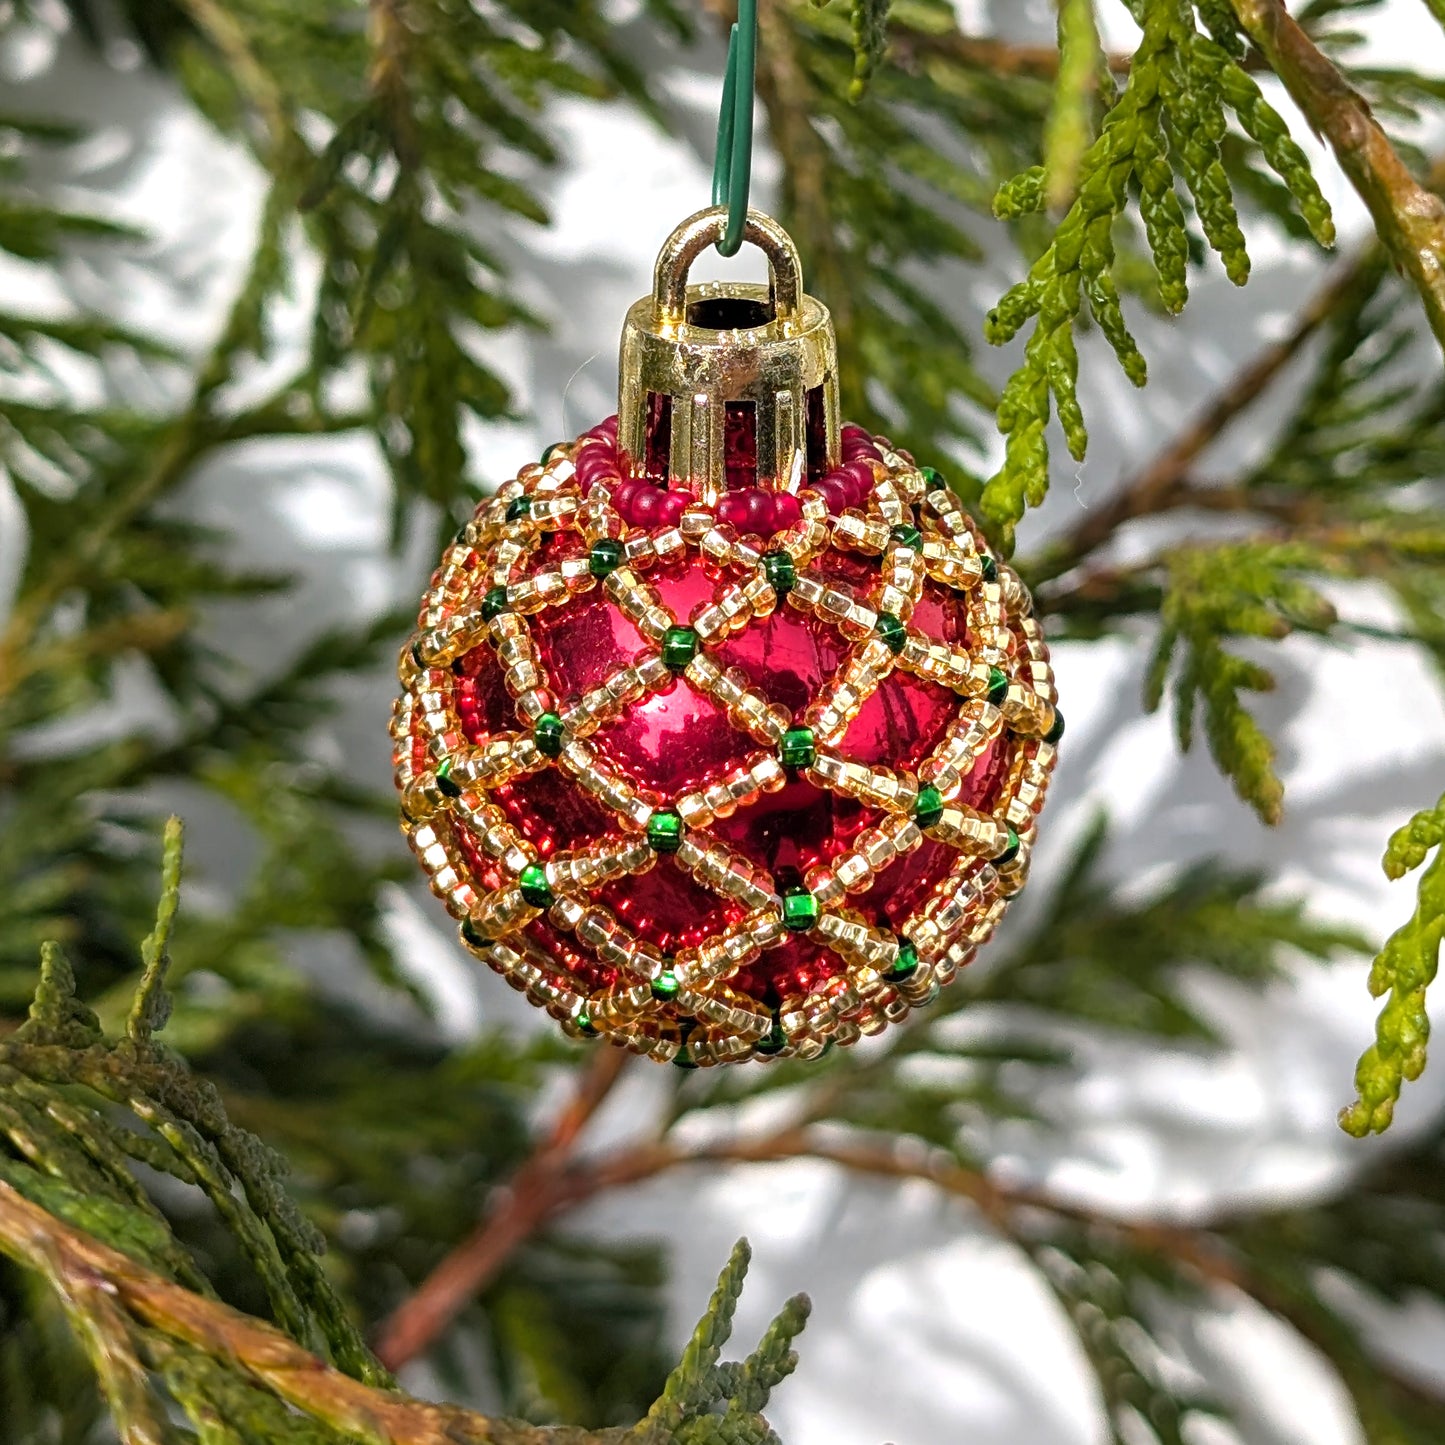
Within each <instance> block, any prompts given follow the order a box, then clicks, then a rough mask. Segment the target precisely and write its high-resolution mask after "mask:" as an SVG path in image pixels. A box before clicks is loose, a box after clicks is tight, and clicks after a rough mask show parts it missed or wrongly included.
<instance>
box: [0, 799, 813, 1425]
mask: <svg viewBox="0 0 1445 1445" xmlns="http://www.w3.org/2000/svg"><path fill="white" fill-rule="evenodd" d="M181 841H182V834H181V827H180V824H179V821H178V820H176V819H174V818H173V819H171V820H170V822H169V823H168V824H167V826H166V830H165V839H164V845H163V849H162V885H161V895H160V901H159V904H158V906H157V909H156V915H155V921H154V926H153V928H152V930H151V932H150V934H149V935H147V937H146V939H145V940H144V941H143V943H142V945H141V972H140V978H139V981H138V982H137V984H136V986H135V992H134V996H133V998H132V1001H131V1007H130V1011H129V1017H128V1020H127V1024H126V1027H125V1030H124V1032H123V1033H122V1034H120V1035H118V1036H110V1035H107V1034H106V1032H105V1031H104V1029H103V1028H102V1027H101V1024H100V1021H99V1020H98V1019H97V1017H96V1015H95V1014H94V1012H92V1011H91V1010H90V1009H89V1008H88V1007H87V1006H86V1005H85V1004H84V1003H82V1002H81V1001H80V999H79V997H78V995H77V992H76V980H75V974H74V971H73V969H72V968H71V965H70V963H69V961H68V960H67V958H66V957H65V954H64V953H63V951H62V950H61V949H60V948H59V947H58V946H57V945H54V944H50V945H47V946H46V947H45V949H44V950H43V956H42V965H41V975H40V981H39V984H38V985H37V987H36V991H35V996H34V999H33V1000H32V1002H31V1006H30V1011H29V1015H28V1017H27V1019H26V1021H25V1022H24V1023H23V1024H22V1025H21V1026H20V1027H19V1028H18V1029H17V1030H16V1031H15V1032H14V1034H13V1035H11V1037H10V1038H8V1039H3V1040H0V1084H3V1092H0V1255H8V1256H9V1257H10V1258H11V1259H13V1260H14V1261H15V1262H16V1263H18V1264H20V1265H21V1266H23V1267H25V1268H26V1269H29V1270H32V1271H35V1272H36V1273H38V1274H39V1275H40V1276H41V1277H42V1279H43V1281H44V1282H45V1284H46V1285H47V1286H49V1287H50V1288H51V1289H53V1290H54V1291H55V1297H54V1303H55V1304H56V1305H58V1306H59V1307H60V1308H62V1309H63V1310H64V1312H65V1313H66V1315H67V1316H68V1317H69V1319H70V1320H71V1323H72V1325H73V1326H74V1328H75V1330H76V1333H77V1336H78V1338H79V1341H80V1342H81V1344H82V1346H83V1347H84V1349H85V1350H86V1353H87V1354H88V1355H89V1357H90V1360H91V1363H92V1366H93V1367H94V1369H95V1372H96V1375H97V1378H98V1382H99V1385H100V1389H101V1392H102V1394H103V1395H104V1397H105V1400H106V1403H107V1405H108V1407H109V1409H110V1412H111V1415H112V1418H113V1420H114V1422H115V1424H116V1426H117V1427H118V1428H119V1429H120V1431H121V1433H122V1438H123V1439H125V1440H128V1441H137V1442H145V1445H151V1442H154V1445H166V1442H169V1441H171V1440H173V1439H176V1438H178V1437H177V1436H176V1435H175V1434H174V1432H173V1431H172V1429H171V1427H170V1426H169V1425H168V1424H167V1423H166V1411H165V1407H164V1404H163V1399H162V1396H161V1394H160V1392H159V1390H158V1389H157V1385H158V1384H159V1382H160V1381H164V1383H165V1385H166V1387H167V1389H168V1391H169V1393H170V1395H171V1398H172V1399H174V1400H175V1401H176V1403H177V1404H179V1405H180V1406H181V1408H182V1410H183V1411H184V1413H185V1418H186V1420H187V1421H188V1422H189V1423H190V1424H191V1425H193V1426H194V1427H196V1428H197V1429H198V1430H199V1431H200V1432H201V1438H203V1439H207V1438H217V1437H216V1434H215V1432H216V1430H217V1429H218V1428H224V1430H225V1431H226V1432H228V1433H226V1434H224V1435H223V1436H222V1437H221V1438H225V1439H235V1440H253V1439H254V1440H267V1441H272V1440H274V1441H283V1440H284V1441H287V1442H291V1445H320V1442H331V1441H336V1442H343V1441H349V1440H354V1439H356V1438H361V1439H365V1440H368V1441H374V1442H377V1445H406V1442H409V1441H417V1442H420V1441H424V1440H429V1439H436V1438H446V1439H449V1440H458V1441H462V1440H478V1441H480V1440H483V1439H485V1440H489V1441H494V1442H497V1445H545V1442H547V1441H555V1442H556V1445H589V1442H595V1445H600V1442H601V1441H603V1440H604V1439H607V1440H611V1441H613V1442H620V1441H622V1440H626V1441H630V1442H635V1445H662V1442H663V1441H671V1440H678V1441H687V1442H691V1445H773V1442H775V1441H776V1440H777V1436H776V1435H775V1434H774V1433H773V1431H772V1429H771V1427H770V1426H769V1425H768V1423H767V1421H766V1419H765V1418H764V1417H763V1415H762V1413H761V1412H762V1410H763V1409H764V1408H765V1407H766V1405H767V1403H768V1399H769V1397H770V1395H771V1392H772V1390H773V1389H774V1388H775V1387H776V1386H777V1385H778V1384H779V1383H780V1382H781V1381H782V1380H783V1379H785V1378H786V1377H787V1376H788V1375H789V1374H790V1373H791V1372H792V1370H793V1368H794V1366H795V1365H796V1363H797V1357H796V1355H795V1354H794V1352H793V1350H792V1342H793V1340H794V1339H795V1338H796V1337H797V1335H798V1334H799V1333H800V1332H801V1330H802V1328H803V1326H804V1324H805V1322H806V1320H807V1315H808V1303H807V1300H806V1299H805V1298H804V1297H802V1296H799V1297H797V1298H795V1299H793V1300H790V1301H789V1302H788V1303H787V1305H786V1306H785V1307H784V1309H783V1310H782V1312H781V1313H780V1314H779V1315H778V1317H777V1318H776V1319H775V1320H774V1321H773V1323H772V1324H771V1325H770V1326H769V1328H768V1329H767V1331H766V1332H765V1334H764V1336H763V1338H762V1340H761V1342H760V1343H759V1345H758V1347H757V1348H756V1350H754V1351H753V1353H752V1354H750V1355H749V1356H748V1357H747V1358H746V1359H745V1360H743V1361H741V1362H739V1363H735V1364H727V1363H722V1362H721V1352H722V1347H723V1345H724V1344H725V1343H726V1342H727V1339H728V1337H729V1335H730V1334H731V1330H732V1319H733V1313H734V1311H735V1309H736V1306H737V1300H738V1296H739V1294H740V1293H741V1290H742V1284H743V1279H744V1277H745V1275H746V1273H747V1265H748V1258H749V1253H748V1248H747V1245H746V1242H740V1243H739V1245H738V1246H737V1248H736V1249H735V1250H734V1251H733V1255H732V1258H731V1260H730V1261H729V1263H728V1265H727V1267H726V1269H725V1270H724V1271H723V1274H722V1277H721V1278H720V1280H719V1282H718V1288H717V1291H716V1293H715V1294H714V1296H713V1299H712V1302H711V1303H710V1305H709V1307H708V1311H707V1313H706V1315H705V1316H704V1317H703V1319H702V1321H701V1322H700V1323H699V1325H698V1328H697V1331H696V1332H695V1334H694V1336H693V1340H692V1342H691V1344H690V1345H689V1346H688V1348H687V1349H686V1350H685V1351H684V1354H683V1358H682V1361H681V1363H680V1364H679V1365H678V1367H677V1368H676V1369H675V1370H674V1371H673V1373H672V1374H671V1375H670V1376H669V1378H668V1381H667V1383H666V1385H665V1387H664V1389H663V1392H662V1394H661V1395H660V1396H659V1398H658V1400H657V1402H656V1403H655V1404H654V1406H653V1408H652V1409H651V1410H650V1411H649V1412H648V1414H647V1415H646V1416H645V1417H644V1418H643V1419H642V1420H641V1421H640V1422H639V1423H638V1424H637V1425H636V1427H635V1428H634V1429H632V1430H628V1431H608V1432H604V1433H603V1434H600V1435H592V1434H587V1433H585V1432H582V1431H571V1430H561V1431H550V1430H534V1429H531V1428H530V1427H527V1426H525V1425H521V1424H518V1423H516V1422H509V1421H495V1420H488V1419H484V1418H482V1417H480V1416H475V1415H467V1414H466V1412H463V1411H459V1410H439V1409H438V1407H435V1406H432V1405H428V1404H425V1403H422V1402H419V1401H410V1400H407V1399H406V1398H405V1397H403V1396H401V1395H399V1394H397V1393H395V1392H394V1384H393V1381H392V1379H391V1377H390V1375H389V1374H388V1373H387V1372H386V1370H385V1369H384V1368H383V1367H382V1366H381V1365H380V1364H379V1363H378V1362H377V1360H376V1359H375V1357H374V1356H373V1355H372V1354H371V1352H370V1350H368V1349H367V1347H366V1345H365V1344H364V1343H363V1341H362V1340H361V1338H360V1336H359V1334H358V1333H357V1331H356V1328H355V1324H354V1322H353V1320H352V1318H351V1317H350V1315H349V1313H348V1312H347V1311H346V1309H345V1308H344V1307H343V1306H342V1304H341V1302H340V1300H339V1298H338V1297H337V1295H336V1293H335V1291H334V1289H333V1287H332V1284H331V1282H330V1280H329V1278H328V1276H327V1275H326V1273H325V1272H324V1271H323V1270H322V1269H321V1268H320V1267H319V1263H318V1260H319V1256H320V1254H321V1253H322V1251H323V1249H324V1244H323V1241H322V1238H321V1235H320V1234H319V1232H318V1231H317V1230H316V1229H315V1228H314V1227H313V1226H312V1225H310V1223H309V1222H307V1221H306V1220H304V1219H303V1217H302V1216H301V1214H300V1212H299V1211H298V1210H297V1208H296V1206H295V1203H294V1202H293V1200H292V1199H291V1197H290V1196H289V1195H288V1193H287V1192H286V1188H285V1184H284V1180H285V1177H286V1175H287V1172H288V1170H287V1165H286V1163H285V1161H284V1160H283V1159H282V1158H281V1156H280V1155H278V1154H276V1153H275V1152H273V1151H272V1150H271V1149H269V1148H268V1147H267V1146H266V1145H265V1144H263V1143H262V1142H261V1141H260V1140H259V1139H258V1138H256V1137H255V1136H254V1135H252V1134H250V1133H248V1132H247V1131H245V1130H243V1129H240V1128H238V1127H237V1126H236V1125H235V1124H234V1123H232V1122H231V1121H230V1119H229V1118H228V1117H227V1113H226V1109H225V1107H224V1105H223V1103H222V1101H221V1099H220V1097H219V1095H218V1094H217V1092H216V1091H215V1089H214V1088H213V1087H211V1086H210V1085H209V1084H208V1083H206V1082H205V1081H203V1080H198V1079H196V1078H195V1077H194V1076H193V1075H192V1074H191V1073H190V1071H189V1069H188V1068H187V1067H186V1065H185V1064H184V1063H183V1061H182V1060H181V1059H180V1058H179V1057H178V1056H176V1055H174V1054H172V1053H171V1052H170V1051H169V1050H167V1049H166V1048H164V1047H163V1046H162V1045H161V1044H160V1043H159V1042H158V1041H157V1040H156V1038H155V1037H154V1036H155V1035H156V1034H157V1033H159V1031H160V1030H161V1029H162V1028H163V1027H164V1024H165V1020H166V1017H167V1015H168V1012H169V996H168V993H167V989H166V982H167V971H168V967H169V954H168V946H169V941H170V937H171V932H172V928H173V925H174V922H175V917H176V911H177V908H178V906H179V902H180V875H181ZM132 1160H138V1161H142V1162H144V1163H145V1164H146V1165H147V1166H148V1167H149V1168H150V1169H152V1170H155V1171H158V1172H159V1173H161V1174H163V1175H167V1176H170V1177H171V1178H172V1179H174V1180H176V1181H178V1182H179V1183H181V1184H182V1185H184V1186H186V1187H187V1188H188V1189H190V1190H192V1191H198V1192H199V1193H200V1194H202V1195H203V1196H204V1197H205V1198H206V1200H207V1201H208V1203H209V1205H210V1207H211V1208H212V1209H213V1210H214V1211H215V1213H216V1215H217V1217H218V1218H219V1219H220V1220H221V1221H222V1222H223V1223H224V1225H225V1228H226V1230H227V1232H228V1233H229V1234H230V1235H231V1236H232V1238H233V1239H235V1240H236V1241H237V1242H238V1243H239V1244H241V1246H242V1247H243V1249H244V1250H245V1252H246V1254H247V1257H248V1260H249V1263H250V1265H251V1267H252V1268H253V1269H254V1271H255V1273H256V1276H257V1277H258V1279H259V1280H260V1281H261V1282H262V1284H263V1285H264V1288H265V1295H266V1300H267V1304H268V1308H269V1313H270V1314H271V1316H272V1318H273V1319H274V1320H275V1322H276V1325H277V1326H278V1327H279V1329H272V1328H271V1327H269V1326H265V1325H262V1324H260V1323H259V1322H257V1321H254V1320H247V1319H245V1318H244V1317H243V1316H240V1315H237V1314H236V1313H235V1312H234V1311H233V1310H231V1309H229V1308H228V1307H227V1306H226V1305H224V1304H222V1303H221V1302H220V1300H219V1299H218V1297H217V1294H216V1290H215V1288H214V1285H213V1282H212V1281H211V1279H210V1278H209V1277H208V1275H207V1273H206V1269H205V1268H204V1267H203V1265H202V1263H201V1261H200V1260H199V1259H198V1258H197V1257H195V1256H194V1255H192V1254H191V1253H190V1252H189V1251H188V1250H187V1249H186V1247H185V1245H184V1244H183V1242H182V1241H181V1239H180V1238H179V1237H178V1235H177V1233H176V1232H175V1231H174V1228H173V1226H172V1224H171V1222H170V1221H169V1220H168V1218H167V1217H166V1215H165V1213H163V1211H162V1210H161V1209H160V1208H158V1207H157V1205H156V1203H155V1202H154V1201H153V1200H152V1198H151V1196H150V1195H149V1194H148V1193H147V1192H146V1191H145V1190H144V1189H143V1188H141V1187H140V1185H139V1184H138V1183H137V1181H136V1179H135V1177H134V1175H133V1173H132V1170H131V1168H130V1161H132ZM37 1211H44V1213H43V1214H42V1215H41V1216H40V1217H41V1218H45V1217H47V1216H48V1217H49V1218H50V1219H52V1220H53V1221H55V1223H56V1225H57V1226H58V1227H57V1229H56V1231H55V1233H54V1236H53V1238H52V1240H51V1242H50V1244H49V1245H40V1244H37V1242H36V1235H35V1219H36V1212H37ZM308 1351H310V1352H313V1353H310V1354H308V1353H307V1352H308ZM0 1355H3V1351H0ZM353 1382H355V1383H354V1384H353ZM439 1419H444V1420H445V1424H446V1429H445V1434H444V1436H442V1437H438V1436H436V1435H434V1434H428V1433H427V1432H428V1430H429V1429H432V1428H434V1427H435V1426H436V1424H437V1423H438V1421H439ZM25 1423H26V1422H25V1420H24V1419H23V1418H16V1417H14V1416H11V1417H10V1418H9V1420H8V1422H7V1428H10V1427H12V1426H13V1427H15V1428H24V1427H25Z"/></svg>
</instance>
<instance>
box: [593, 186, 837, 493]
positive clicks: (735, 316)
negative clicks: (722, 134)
mask: <svg viewBox="0 0 1445 1445" xmlns="http://www.w3.org/2000/svg"><path fill="white" fill-rule="evenodd" d="M727 222H728V211H727V208H726V207H725V206H714V207H712V208H710V209H709V210H706V211H699V212H698V213H697V214H696V215H695V216H690V217H689V218H688V219H687V220H685V221H684V222H683V223H682V224H681V225H680V226H678V227H677V229H676V230H674V231H673V233H672V234H671V235H670V236H669V237H668V238H667V240H666V241H665V242H664V243H663V246H662V250H661V251H660V252H659V253H658V257H657V266H656V269H655V271H654V274H653V290H652V294H651V295H650V296H645V297H643V298H642V300H640V301H638V302H637V303H636V304H635V305H634V306H633V307H632V309H631V310H630V311H629V312H628V314H627V321H626V323H625V324H624V326H623V330H622V358H621V367H620V387H619V396H618V408H617V447H618V453H619V458H618V460H619V464H620V466H621V469H622V471H623V473H624V475H626V476H627V477H629V478H630V479H632V480H635V481H643V482H648V483H651V484H652V485H654V486H666V487H669V488H671V489H673V490H675V491H688V492H690V493H692V494H693V495H694V496H696V497H697V498H699V499H700V500H701V501H702V502H703V503H704V504H705V505H708V506H715V505H716V504H717V503H718V501H719V500H720V499H721V497H722V495H723V493H724V492H727V491H730V490H732V491H747V490H749V489H752V490H756V489H758V488H763V489H767V490H771V491H787V492H796V491H797V490H798V489H799V488H800V487H802V486H805V485H807V484H808V482H810V481H817V480H819V479H820V478H821V477H823V476H824V475H826V474H827V473H828V472H830V471H832V470H833V469H834V468H836V467H837V466H838V465H839V462H840V460H841V441H840V434H839V415H838V345H837V341H836V339H835V337H834V334H833V321H832V318H831V317H830V316H829V315H828V309H827V307H825V306H824V305H823V304H822V302H820V301H819V300H817V298H816V297H813V296H809V295H807V294H806V293H805V292H804V291H803V277H802V266H801V264H800V262H799V260H798V249H797V247H796V246H795V245H794V244H793V240H792V237H790V236H789V235H788V233H787V232H786V231H785V230H784V229H783V228H782V226H780V225H779V224H778V223H777V222H776V221H775V220H773V219H772V217H770V216H765V215H763V214H762V212H760V211H749V212H748V214H747V222H746V225H745V227H744V232H743V234H744V238H745V239H746V240H748V241H750V242H752V244H753V245H755V246H757V247H758V249H759V250H761V251H762V252H763V254H764V255H765V256H766V257H767V258H768V269H769V280H768V284H767V285H766V286H761V285H756V284H754V283H752V282H743V281H708V282H705V283H702V284H697V285H689V284H688V272H689V271H690V270H691V268H692V264H693V262H694V261H695V260H697V258H698V257H699V256H700V255H701V254H702V253H703V251H705V250H706V249H707V248H708V247H709V246H710V245H713V244H714V243H715V242H716V241H717V240H718V239H719V238H720V237H721V236H722V235H723V233H724V232H725V230H726V228H727Z"/></svg>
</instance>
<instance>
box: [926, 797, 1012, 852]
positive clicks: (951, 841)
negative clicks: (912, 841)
mask: <svg viewBox="0 0 1445 1445" xmlns="http://www.w3.org/2000/svg"><path fill="white" fill-rule="evenodd" d="M928 833H929V836H930V837H932V838H936V839H937V840H938V841H939V842H940V843H946V844H947V845H948V846H949V847H950V848H958V849H961V850H962V851H963V852H965V853H967V854H969V855H970V856H972V857H975V858H994V857H997V856H998V854H1000V853H1002V852H1003V850H1004V849H1005V847H1007V846H1008V830H1007V828H1006V827H1005V826H1004V825H1003V824H1002V823H996V822H994V820H993V819H992V818H989V817H986V816H985V815H984V814H982V813H975V812H974V811H973V810H972V809H971V808H960V807H949V808H945V809H944V810H943V816H942V817H941V818H940V819H939V820H938V821H937V822H936V823H934V824H933V826H932V827H931V828H929V830H928Z"/></svg>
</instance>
